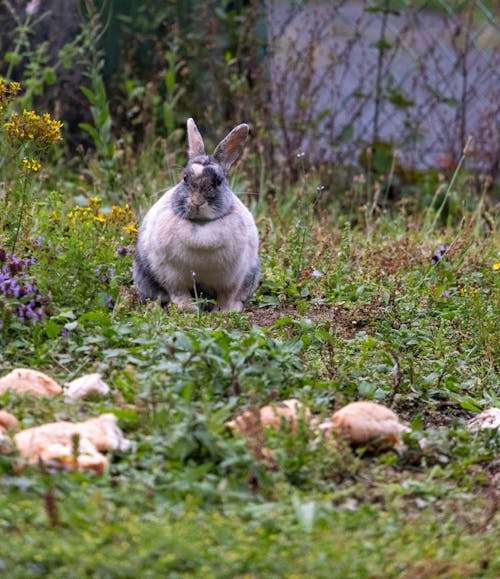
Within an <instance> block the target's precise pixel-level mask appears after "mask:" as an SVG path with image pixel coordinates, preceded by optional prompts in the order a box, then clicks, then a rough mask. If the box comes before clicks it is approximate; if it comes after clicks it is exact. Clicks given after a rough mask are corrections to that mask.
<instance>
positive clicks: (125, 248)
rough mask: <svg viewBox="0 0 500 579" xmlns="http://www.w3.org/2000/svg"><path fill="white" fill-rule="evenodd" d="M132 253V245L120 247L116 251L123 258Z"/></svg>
mask: <svg viewBox="0 0 500 579" xmlns="http://www.w3.org/2000/svg"><path fill="white" fill-rule="evenodd" d="M131 251H132V248H131V247H130V245H125V246H122V245H120V246H119V247H118V248H117V250H116V252H117V253H118V255H121V256H122V257H127V256H128V255H130V253H131Z"/></svg>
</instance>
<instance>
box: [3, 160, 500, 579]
mask: <svg viewBox="0 0 500 579" xmlns="http://www.w3.org/2000/svg"><path fill="white" fill-rule="evenodd" d="M139 165H140V162H139V161H138V163H137V166H139ZM149 170H150V171H151V172H155V175H160V176H159V177H158V180H160V181H161V170H159V169H158V167H149ZM43 171H45V181H44V180H41V179H39V178H37V180H36V204H35V205H34V206H33V207H32V208H31V212H30V213H29V214H26V215H24V216H23V221H22V228H21V229H19V230H15V231H13V230H12V229H9V227H10V226H11V224H10V223H9V224H8V225H9V227H7V228H5V229H4V230H3V233H2V234H0V235H2V236H3V237H2V238H1V239H2V243H0V246H4V247H5V248H6V251H5V257H3V258H2V259H3V264H0V265H5V264H8V263H10V262H12V259H13V258H12V256H10V257H9V256H8V255H7V254H9V251H10V250H9V240H10V239H11V236H12V235H15V238H16V243H15V253H16V255H17V256H18V257H19V258H21V257H32V258H33V259H32V260H31V261H30V263H29V264H26V265H25V267H24V268H23V269H22V271H20V270H18V271H16V272H14V271H11V270H9V271H11V273H10V275H11V278H14V277H15V278H16V279H17V282H18V283H20V284H21V283H23V284H27V283H28V282H29V283H31V284H36V288H37V292H38V293H37V295H39V296H45V297H44V298H43V304H42V305H43V309H44V313H43V315H40V317H39V319H38V318H37V319H33V320H22V319H20V318H19V316H18V315H17V313H16V312H17V311H18V310H17V308H18V307H19V301H20V300H19V298H18V297H16V296H13V295H7V293H5V291H4V293H3V294H2V295H1V296H0V305H1V307H2V310H1V320H2V330H1V337H0V340H1V349H0V370H1V373H2V374H5V373H7V372H8V371H10V370H11V369H13V368H15V367H34V368H36V369H39V370H42V371H45V372H46V373H48V374H49V375H51V376H52V377H54V378H56V379H57V380H58V381H59V382H60V383H65V382H67V381H69V380H71V379H72V378H74V377H76V376H79V375H81V374H83V373H90V372H100V373H101V374H102V375H103V377H104V379H105V380H106V382H107V383H108V384H109V385H110V386H111V388H112V391H113V394H112V395H111V396H109V397H106V398H94V399H91V400H88V401H85V402H81V403H79V404H76V405H68V404H65V403H64V401H63V400H62V398H57V397H56V398H52V399H46V400H45V399H44V400H40V399H33V398H30V397H22V396H17V395H15V394H9V393H7V394H4V395H2V396H1V397H0V405H1V407H2V408H3V409H6V410H8V411H10V412H12V413H13V414H14V415H15V416H17V418H18V419H19V420H20V421H21V423H22V425H23V426H24V427H29V426H32V425H36V424H40V423H43V422H47V421H53V420H62V419H67V420H81V419H85V418H87V417H90V416H96V415H98V414H101V413H103V412H113V413H114V414H115V415H116V416H117V418H118V420H119V423H120V426H121V428H122V429H123V430H124V432H125V434H126V436H127V437H128V438H130V439H131V440H133V441H134V447H133V449H132V451H130V452H126V453H116V454H115V455H114V456H113V457H112V460H111V464H110V468H109V471H108V472H107V473H106V474H105V476H103V477H98V476H95V475H92V474H90V473H84V472H82V473H69V472H58V473H48V472H47V471H46V470H45V469H41V468H38V467H36V468H35V467H33V468H30V469H25V470H24V471H23V472H22V473H21V474H19V473H16V472H15V471H14V469H13V463H14V461H15V456H13V455H12V454H4V455H2V456H0V485H1V487H2V492H1V493H0V519H1V524H2V530H3V535H2V541H1V544H0V570H2V571H3V572H4V573H5V574H6V575H8V576H9V577H31V576H34V577H36V576H50V577H68V576H69V577H71V576H78V577H86V576H92V577H137V576H141V577H143V576H144V577H157V576H166V575H168V576H169V577H181V576H193V577H198V576H203V577H271V576H272V577H302V576H304V577H305V576H309V577H310V576H313V577H438V576H439V577H468V578H469V577H497V576H498V575H499V574H500V558H499V555H498V549H496V547H497V546H498V539H499V531H498V512H497V510H498V489H497V486H496V485H498V476H496V478H495V473H496V472H497V471H498V451H499V448H500V441H499V437H498V433H495V432H491V431H490V432H488V431H485V432H480V433H476V434H472V433H469V432H468V431H467V429H466V426H465V422H466V420H467V419H468V418H469V417H471V416H473V415H474V413H475V412H478V411H480V410H481V409H483V408H487V407H490V406H497V407H498V406H499V405H500V400H499V398H500V396H499V389H498V360H499V343H500V340H499V335H498V332H499V330H498V323H497V320H498V313H499V312H498V309H499V308H498V283H499V282H498V280H499V275H500V272H499V271H498V261H499V257H498V253H497V247H498V243H497V242H498V235H497V232H496V226H495V224H494V223H492V221H491V217H488V219H483V213H482V212H478V211H476V207H475V206H474V205H473V204H472V207H467V206H466V202H465V200H466V197H467V196H468V195H469V193H468V192H467V191H466V189H465V187H462V184H461V181H460V179H457V180H456V181H455V184H454V190H453V195H454V196H455V197H456V198H458V200H459V201H460V200H462V201H463V202H462V203H458V207H460V210H456V211H457V212H456V213H448V214H447V215H444V214H443V213H442V211H443V209H442V208H441V209H440V210H439V211H437V210H436V209H434V210H431V211H430V212H429V211H428V212H427V214H425V213H424V212H422V211H420V210H419V208H418V206H417V205H415V210H414V211H413V212H410V211H406V212H402V211H396V209H395V207H393V208H389V209H387V210H384V211H383V212H381V213H377V214H370V215H366V214H364V216H363V217H362V218H360V217H359V215H353V214H352V213H349V212H348V211H346V210H345V209H343V208H342V207H349V206H350V205H349V200H347V202H346V203H344V204H343V205H342V206H341V205H340V204H339V203H338V202H330V203H329V204H328V206H327V207H323V206H321V207H320V206H319V204H317V203H316V201H317V199H316V196H317V194H318V193H317V191H318V190H317V188H316V186H315V185H314V184H313V183H312V182H311V183H309V182H308V181H307V180H306V181H305V182H304V183H302V184H300V185H298V186H297V187H296V188H294V189H290V190H289V191H285V192H282V193H281V196H277V198H276V199H274V200H270V201H269V203H266V202H265V201H264V196H261V201H260V202H259V206H258V209H257V211H256V212H257V222H258V225H259V229H260V233H261V241H262V248H261V255H262V264H263V275H262V282H261V285H260V287H259V289H258V291H257V293H256V296H255V298H254V300H253V301H252V302H251V303H250V304H249V305H248V307H247V309H246V310H245V311H244V312H243V313H241V314H234V313H232V314H197V313H184V312H181V311H178V310H176V309H175V307H171V308H170V309H167V310H162V309H161V308H160V307H159V306H157V305H154V304H150V305H149V306H147V307H142V306H140V305H139V303H138V301H137V297H136V295H135V292H134V289H133V287H132V285H131V260H132V248H133V246H134V241H135V235H136V225H137V217H136V215H137V214H139V213H140V206H143V207H144V206H147V203H146V202H145V201H144V200H142V201H141V200H140V199H138V198H135V197H132V198H131V199H130V200H129V201H130V203H132V204H133V205H134V207H135V209H136V213H134V212H133V211H132V209H131V208H130V207H129V206H126V205H125V202H126V200H124V201H123V203H121V204H116V205H114V203H116V201H114V200H113V202H111V201H109V200H108V199H106V197H105V195H103V199H98V198H97V196H96V195H95V191H94V190H93V188H92V185H88V184H85V183H83V184H80V185H79V191H78V193H79V197H78V199H77V200H76V201H75V196H74V194H73V191H74V190H75V187H74V183H75V181H76V177H75V175H74V174H71V172H70V171H69V170H62V171H61V170H60V168H57V167H51V166H50V165H47V166H46V167H44V169H43ZM138 177H141V179H142V181H144V175H140V176H137V175H136V176H135V177H134V175H133V174H131V175H130V181H129V182H133V181H134V178H138ZM122 178H124V177H123V176H122ZM30 179H31V176H30ZM124 180H125V179H124ZM9 183H11V184H12V186H13V187H15V179H14V180H13V181H8V180H7V186H9ZM30 183H32V181H30V182H29V183H28V188H27V194H28V195H29V192H30V189H29V187H31V186H34V185H30ZM25 185H26V183H24V182H23V186H25ZM346 195H347V194H346ZM23 198H24V197H23ZM483 202H484V200H481V203H483ZM467 203H469V204H470V203H471V200H470V198H467ZM351 207H352V206H351ZM432 211H434V213H433V212H432ZM442 246H447V247H446V249H444V248H443V247H442ZM440 248H441V249H440ZM438 250H439V251H438ZM436 251H438V255H437V257H435V258H434V259H433V256H434V255H435V252H436ZM496 264H497V265H496ZM27 299H28V298H27V297H26V296H25V301H26V300H27ZM40 299H42V298H40ZM21 301H22V298H21ZM290 397H297V398H299V399H300V400H301V401H302V402H304V403H305V404H307V405H308V406H309V407H310V408H311V410H312V412H313V413H314V414H315V415H316V416H317V417H318V418H319V419H323V418H327V417H328V416H329V415H330V414H331V412H332V411H333V410H334V409H335V408H338V407H339V406H341V405H343V404H346V403H348V402H350V401H353V400H357V399H371V400H377V401H379V402H382V403H384V404H386V405H388V406H390V407H391V408H392V409H393V410H394V411H395V412H397V413H398V414H399V415H400V416H401V418H402V419H403V420H404V421H405V422H406V423H407V424H410V425H411V426H412V429H413V430H412V432H411V433H410V434H408V435H406V439H405V442H406V448H405V450H403V451H400V452H395V451H389V452H387V453H384V454H381V455H371V454H369V453H368V452H365V451H364V450H363V449H361V450H357V451H355V450H352V449H350V448H348V447H346V446H345V445H342V444H340V443H338V442H335V443H334V444H333V443H328V441H325V440H321V439H318V438H317V437H315V436H314V435H311V434H309V433H308V432H306V431H304V430H303V429H302V430H299V434H298V435H294V434H292V433H291V432H289V431H287V430H286V428H284V429H282V431H280V432H277V433H272V432H268V433H267V434H266V446H268V447H270V448H271V449H273V450H274V451H275V453H276V466H275V467H274V468H272V469H271V468H268V467H266V465H265V464H263V463H262V462H260V461H259V460H258V459H257V458H256V457H255V456H254V455H253V454H252V451H251V449H249V448H248V447H247V446H246V444H245V442H244V441H243V440H241V439H240V438H239V437H238V436H235V435H233V434H231V433H230V432H228V431H227V429H226V428H225V426H224V423H225V422H226V421H227V420H229V419H230V418H231V417H233V416H234V415H235V414H236V413H237V412H239V411H240V410H242V409H248V408H254V407H255V406H256V405H262V404H266V403H269V402H272V401H273V400H280V399H284V398H290ZM423 438H425V440H426V445H425V447H424V448H422V447H421V445H420V444H419V441H420V440H421V439H423Z"/></svg>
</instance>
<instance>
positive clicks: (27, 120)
mask: <svg viewBox="0 0 500 579" xmlns="http://www.w3.org/2000/svg"><path fill="white" fill-rule="evenodd" d="M62 126H63V124H62V123H61V121H56V120H55V119H51V117H50V115H49V113H45V114H44V115H43V117H40V116H39V115H37V114H36V112H35V111H27V110H26V109H24V111H23V115H22V116H19V115H18V114H17V113H12V114H11V116H10V122H8V123H4V128H5V131H6V133H7V137H8V138H9V139H10V140H11V141H16V140H17V141H20V142H21V143H26V142H28V141H35V142H36V143H37V144H38V145H39V146H42V147H45V146H48V145H53V144H54V143H56V142H57V141H60V140H61V139H62V137H61V128H62Z"/></svg>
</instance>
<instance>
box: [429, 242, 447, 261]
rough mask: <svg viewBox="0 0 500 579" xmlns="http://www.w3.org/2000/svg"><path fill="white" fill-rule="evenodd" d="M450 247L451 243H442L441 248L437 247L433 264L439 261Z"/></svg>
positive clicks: (433, 255) (433, 256)
mask: <svg viewBox="0 0 500 579" xmlns="http://www.w3.org/2000/svg"><path fill="white" fill-rule="evenodd" d="M449 249H450V246H449V245H440V246H439V249H436V251H435V252H434V253H433V254H432V259H431V261H432V263H433V264H436V263H439V262H440V261H441V260H442V259H443V257H444V255H445V254H446V253H447V252H448V250H449Z"/></svg>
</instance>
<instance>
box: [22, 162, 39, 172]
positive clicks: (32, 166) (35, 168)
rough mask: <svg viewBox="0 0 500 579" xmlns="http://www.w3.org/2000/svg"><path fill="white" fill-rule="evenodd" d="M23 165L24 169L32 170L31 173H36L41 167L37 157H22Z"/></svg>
mask: <svg viewBox="0 0 500 579" xmlns="http://www.w3.org/2000/svg"><path fill="white" fill-rule="evenodd" d="M23 165H24V166H25V167H26V169H29V170H30V171H33V173H37V172H38V171H40V169H41V168H42V164H41V163H40V161H39V160H38V159H26V158H24V159H23Z"/></svg>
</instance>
